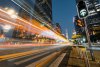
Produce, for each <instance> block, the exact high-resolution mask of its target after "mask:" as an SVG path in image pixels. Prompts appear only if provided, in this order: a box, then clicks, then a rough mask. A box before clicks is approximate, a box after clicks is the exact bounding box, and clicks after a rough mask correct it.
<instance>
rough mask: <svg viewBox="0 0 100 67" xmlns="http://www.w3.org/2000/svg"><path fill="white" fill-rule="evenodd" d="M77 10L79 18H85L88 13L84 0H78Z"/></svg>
mask: <svg viewBox="0 0 100 67" xmlns="http://www.w3.org/2000/svg"><path fill="white" fill-rule="evenodd" d="M77 11H78V16H79V18H85V17H86V16H87V15H88V11H87V7H86V3H85V2H84V1H79V2H77Z"/></svg>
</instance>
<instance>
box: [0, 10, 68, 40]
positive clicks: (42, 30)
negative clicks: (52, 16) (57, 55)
mask: <svg viewBox="0 0 100 67" xmlns="http://www.w3.org/2000/svg"><path fill="white" fill-rule="evenodd" d="M0 12H1V13H3V15H8V14H7V12H5V11H3V10H2V9H0ZM1 15H2V14H1ZM8 16H9V18H11V17H10V15H8ZM4 18H5V19H8V18H7V17H4ZM0 19H1V20H2V21H4V22H7V23H10V24H12V25H15V26H19V25H21V26H23V28H27V27H30V28H31V29H33V30H35V31H34V32H35V33H38V34H42V35H43V36H46V37H49V38H53V39H56V40H60V41H67V40H66V39H65V38H63V37H62V36H60V35H59V34H57V33H55V32H53V31H51V30H50V29H48V28H47V27H45V26H41V24H40V23H39V22H37V21H36V20H34V22H28V21H27V20H25V19H23V18H21V17H17V18H16V19H15V20H16V23H13V22H9V21H7V20H5V19H2V18H0ZM10 21H12V19H11V20H10ZM33 30H31V32H33ZM28 31H29V30H28Z"/></svg>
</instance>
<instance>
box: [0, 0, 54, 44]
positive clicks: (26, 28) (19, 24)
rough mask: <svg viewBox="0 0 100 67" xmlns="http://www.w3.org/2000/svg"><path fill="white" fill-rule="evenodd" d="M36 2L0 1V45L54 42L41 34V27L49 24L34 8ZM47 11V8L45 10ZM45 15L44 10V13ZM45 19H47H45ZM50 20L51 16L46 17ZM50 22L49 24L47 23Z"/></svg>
mask: <svg viewBox="0 0 100 67" xmlns="http://www.w3.org/2000/svg"><path fill="white" fill-rule="evenodd" d="M36 1H37V0H0V43H7V42H9V43H12V42H41V43H44V42H45V43H48V42H54V41H55V40H54V39H52V38H51V37H49V36H44V35H43V34H42V32H43V30H48V28H46V27H43V24H42V22H45V24H47V23H50V22H51V20H46V19H44V18H43V17H42V16H45V15H40V14H39V13H38V12H39V11H38V10H36V9H35V7H38V5H37V3H36ZM46 9H47V8H46ZM44 12H45V13H46V10H45V11H44ZM45 18H47V17H45ZM48 18H50V19H51V15H48ZM49 21H50V22H49Z"/></svg>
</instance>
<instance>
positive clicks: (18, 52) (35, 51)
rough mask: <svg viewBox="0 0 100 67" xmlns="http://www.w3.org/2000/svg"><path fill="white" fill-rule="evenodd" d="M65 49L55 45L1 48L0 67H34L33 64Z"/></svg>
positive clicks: (62, 46) (63, 46)
mask: <svg viewBox="0 0 100 67" xmlns="http://www.w3.org/2000/svg"><path fill="white" fill-rule="evenodd" d="M66 47H67V46H65V45H55V46H45V47H44V46H41V47H39V46H37V47H24V48H13V49H12V48H11V49H10V48H9V49H6V48H3V49H1V50H0V67H26V66H27V67H28V66H29V67H35V66H33V63H35V62H37V61H39V60H41V59H43V58H46V57H47V56H49V55H55V54H56V53H59V52H60V51H61V50H63V49H64V48H66ZM37 65H38V64H37Z"/></svg>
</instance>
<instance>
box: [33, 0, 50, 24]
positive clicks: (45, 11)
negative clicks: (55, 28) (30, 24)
mask: <svg viewBox="0 0 100 67" xmlns="http://www.w3.org/2000/svg"><path fill="white" fill-rule="evenodd" d="M34 10H35V11H36V13H37V14H38V15H39V16H40V17H41V18H42V19H43V20H45V21H46V23H49V24H51V22H52V0H35V6H34Z"/></svg>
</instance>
